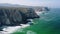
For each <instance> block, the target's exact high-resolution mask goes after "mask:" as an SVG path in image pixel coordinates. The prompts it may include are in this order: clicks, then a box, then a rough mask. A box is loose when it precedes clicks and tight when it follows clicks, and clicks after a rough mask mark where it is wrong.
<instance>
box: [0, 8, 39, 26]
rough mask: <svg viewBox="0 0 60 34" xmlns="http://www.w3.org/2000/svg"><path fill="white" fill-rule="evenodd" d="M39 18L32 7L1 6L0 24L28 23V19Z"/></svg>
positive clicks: (15, 24)
mask: <svg viewBox="0 0 60 34" xmlns="http://www.w3.org/2000/svg"><path fill="white" fill-rule="evenodd" d="M34 18H39V16H38V15H37V14H36V13H35V11H34V9H32V8H12V7H9V8H0V26H4V25H5V26H17V25H20V24H26V23H27V22H28V21H27V19H34Z"/></svg>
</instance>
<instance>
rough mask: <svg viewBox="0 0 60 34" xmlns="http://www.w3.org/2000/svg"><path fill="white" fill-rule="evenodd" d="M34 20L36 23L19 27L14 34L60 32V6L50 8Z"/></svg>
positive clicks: (50, 33) (54, 33) (59, 33)
mask: <svg viewBox="0 0 60 34" xmlns="http://www.w3.org/2000/svg"><path fill="white" fill-rule="evenodd" d="M33 22H34V25H31V26H29V27H26V28H23V29H18V30H17V31H16V32H14V33H13V34H60V8H50V11H48V12H46V13H42V14H40V18H37V19H34V20H33Z"/></svg>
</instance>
